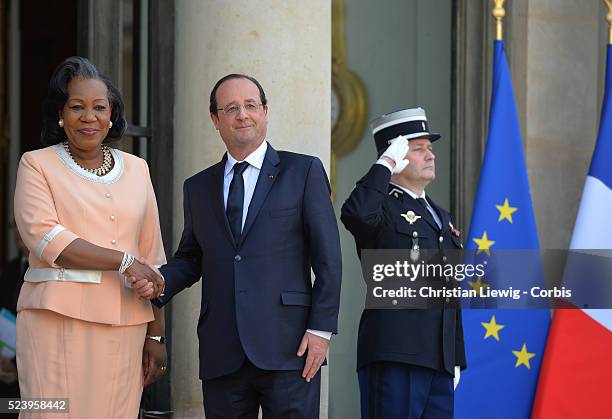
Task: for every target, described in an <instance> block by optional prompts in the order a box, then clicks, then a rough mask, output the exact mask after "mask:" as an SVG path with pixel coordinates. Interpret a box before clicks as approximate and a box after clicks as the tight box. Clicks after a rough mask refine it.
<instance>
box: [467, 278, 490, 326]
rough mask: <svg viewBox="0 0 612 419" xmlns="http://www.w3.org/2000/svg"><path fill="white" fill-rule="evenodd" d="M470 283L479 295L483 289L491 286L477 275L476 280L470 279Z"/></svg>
mask: <svg viewBox="0 0 612 419" xmlns="http://www.w3.org/2000/svg"><path fill="white" fill-rule="evenodd" d="M468 284H470V287H472V288H473V289H474V291H476V293H477V294H479V295H480V290H481V289H484V288H489V284H487V283H486V282H482V278H481V277H479V276H477V277H476V281H468ZM493 317H495V316H493Z"/></svg>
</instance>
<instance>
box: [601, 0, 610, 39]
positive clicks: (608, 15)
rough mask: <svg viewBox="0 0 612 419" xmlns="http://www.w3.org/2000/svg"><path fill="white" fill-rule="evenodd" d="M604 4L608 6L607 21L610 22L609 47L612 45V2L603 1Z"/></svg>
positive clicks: (608, 0)
mask: <svg viewBox="0 0 612 419" xmlns="http://www.w3.org/2000/svg"><path fill="white" fill-rule="evenodd" d="M603 2H604V3H605V4H606V6H608V14H607V15H606V20H607V21H608V45H611V44H612V0H603Z"/></svg>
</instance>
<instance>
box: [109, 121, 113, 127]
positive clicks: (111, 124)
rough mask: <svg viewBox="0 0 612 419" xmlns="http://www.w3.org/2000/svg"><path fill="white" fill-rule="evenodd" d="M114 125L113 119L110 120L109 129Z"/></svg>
mask: <svg viewBox="0 0 612 419" xmlns="http://www.w3.org/2000/svg"><path fill="white" fill-rule="evenodd" d="M112 127H113V121H108V129H111V128H112Z"/></svg>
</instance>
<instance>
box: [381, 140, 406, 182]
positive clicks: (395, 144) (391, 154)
mask: <svg viewBox="0 0 612 419" xmlns="http://www.w3.org/2000/svg"><path fill="white" fill-rule="evenodd" d="M409 149H410V147H409V146H408V139H407V138H406V136H405V135H400V136H399V137H396V138H394V139H393V140H391V144H390V145H389V147H387V149H386V150H385V152H384V153H383V154H382V156H380V158H381V159H385V160H386V161H387V162H388V163H389V164H390V165H391V166H392V167H393V170H392V173H393V174H394V175H396V174H398V173H401V172H402V171H403V170H404V169H405V168H406V166H408V163H410V162H409V161H408V160H407V159H406V154H408V150H409Z"/></svg>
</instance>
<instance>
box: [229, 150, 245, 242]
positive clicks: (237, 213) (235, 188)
mask: <svg viewBox="0 0 612 419" xmlns="http://www.w3.org/2000/svg"><path fill="white" fill-rule="evenodd" d="M248 165H249V164H248V163H247V162H245V161H243V162H240V163H236V164H234V177H233V178H232V183H230V187H229V193H228V194H227V206H226V208H225V213H226V214H227V220H228V221H229V225H230V228H231V230H232V234H233V235H234V241H235V242H236V243H238V242H240V235H241V234H242V209H243V208H242V207H243V206H244V179H243V178H242V173H244V171H245V170H246V168H247V167H248Z"/></svg>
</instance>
